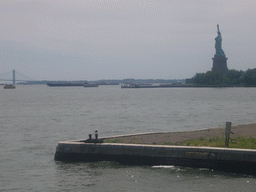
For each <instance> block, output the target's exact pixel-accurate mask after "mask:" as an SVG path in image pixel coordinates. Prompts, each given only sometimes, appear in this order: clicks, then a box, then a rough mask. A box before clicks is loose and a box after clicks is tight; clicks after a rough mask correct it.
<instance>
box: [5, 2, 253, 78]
mask: <svg viewBox="0 0 256 192" xmlns="http://www.w3.org/2000/svg"><path fill="white" fill-rule="evenodd" d="M255 8H256V1H254V0H247V1H246V3H245V1H242V0H237V1H231V0H213V1H201V0H183V1H180V0H179V1H178V0H174V1H166V0H159V1H155V0H83V1H82V0H72V1H71V0H61V1H60V0H55V1H50V0H3V1H1V2H0V23H1V25H0V66H1V68H0V74H2V73H5V72H8V71H11V70H13V69H15V70H16V71H18V72H19V73H21V74H24V75H25V76H27V77H30V78H32V79H35V80H89V81H91V80H101V79H126V78H134V79H185V78H190V77H192V76H194V75H195V73H199V72H206V71H209V70H211V68H212V58H213V56H214V54H215V48H214V45H215V40H214V39H215V37H216V36H217V28H216V26H217V24H219V25H220V31H221V34H222V39H223V40H222V48H223V50H224V52H225V54H226V57H227V58H228V60H227V65H228V68H229V69H236V70H243V71H245V70H247V69H248V68H256V65H255V60H256V54H255V45H256V39H255V31H256V25H255V15H256V12H255Z"/></svg>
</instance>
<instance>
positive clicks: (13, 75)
mask: <svg viewBox="0 0 256 192" xmlns="http://www.w3.org/2000/svg"><path fill="white" fill-rule="evenodd" d="M12 84H13V85H14V84H15V70H12Z"/></svg>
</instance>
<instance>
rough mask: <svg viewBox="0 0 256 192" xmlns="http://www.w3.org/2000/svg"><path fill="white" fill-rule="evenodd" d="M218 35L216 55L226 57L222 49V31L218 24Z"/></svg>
mask: <svg viewBox="0 0 256 192" xmlns="http://www.w3.org/2000/svg"><path fill="white" fill-rule="evenodd" d="M217 29H218V31H217V33H218V36H217V37H216V38H215V41H216V42H215V49H216V54H215V55H225V53H224V51H223V50H222V48H221V41H222V38H221V33H220V29H219V24H217Z"/></svg>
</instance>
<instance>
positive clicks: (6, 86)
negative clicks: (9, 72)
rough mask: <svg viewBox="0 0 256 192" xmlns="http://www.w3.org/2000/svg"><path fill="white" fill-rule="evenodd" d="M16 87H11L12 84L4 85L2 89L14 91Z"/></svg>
mask: <svg viewBox="0 0 256 192" xmlns="http://www.w3.org/2000/svg"><path fill="white" fill-rule="evenodd" d="M15 88H16V87H15V85H13V84H6V85H5V86H4V89H15Z"/></svg>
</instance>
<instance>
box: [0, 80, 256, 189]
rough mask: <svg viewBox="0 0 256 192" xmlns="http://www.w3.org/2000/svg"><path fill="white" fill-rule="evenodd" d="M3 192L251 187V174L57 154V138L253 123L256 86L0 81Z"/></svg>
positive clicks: (0, 178)
mask: <svg viewBox="0 0 256 192" xmlns="http://www.w3.org/2000/svg"><path fill="white" fill-rule="evenodd" d="M0 88H1V89H0V130H1V132H0V146H1V153H0V181H1V185H0V191H1V192H2V191H8V192H9V191H123V192H128V191H131V192H133V191H255V187H256V176H254V175H244V174H235V173H225V172H221V171H215V170H210V169H195V168H186V167H176V166H161V165H159V166H128V165H120V164H118V163H115V162H95V163H86V162H83V163H64V162H56V161H54V154H55V149H56V146H57V144H58V142H59V141H66V140H78V139H87V138H88V134H93V133H94V131H95V130H98V134H99V137H104V136H113V135H123V134H134V133H141V132H163V131H175V132H177V131H191V130H197V129H205V128H213V127H224V126H225V122H226V121H230V122H232V124H233V125H238V124H249V123H255V114H256V110H255V109H256V97H255V95H256V88H155V89H150V88H148V89H121V88H120V86H116V85H115V86H114V85H113V86H99V87H95V88H84V87H48V86H46V85H17V86H16V89H12V90H8V89H3V88H2V87H0Z"/></svg>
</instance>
